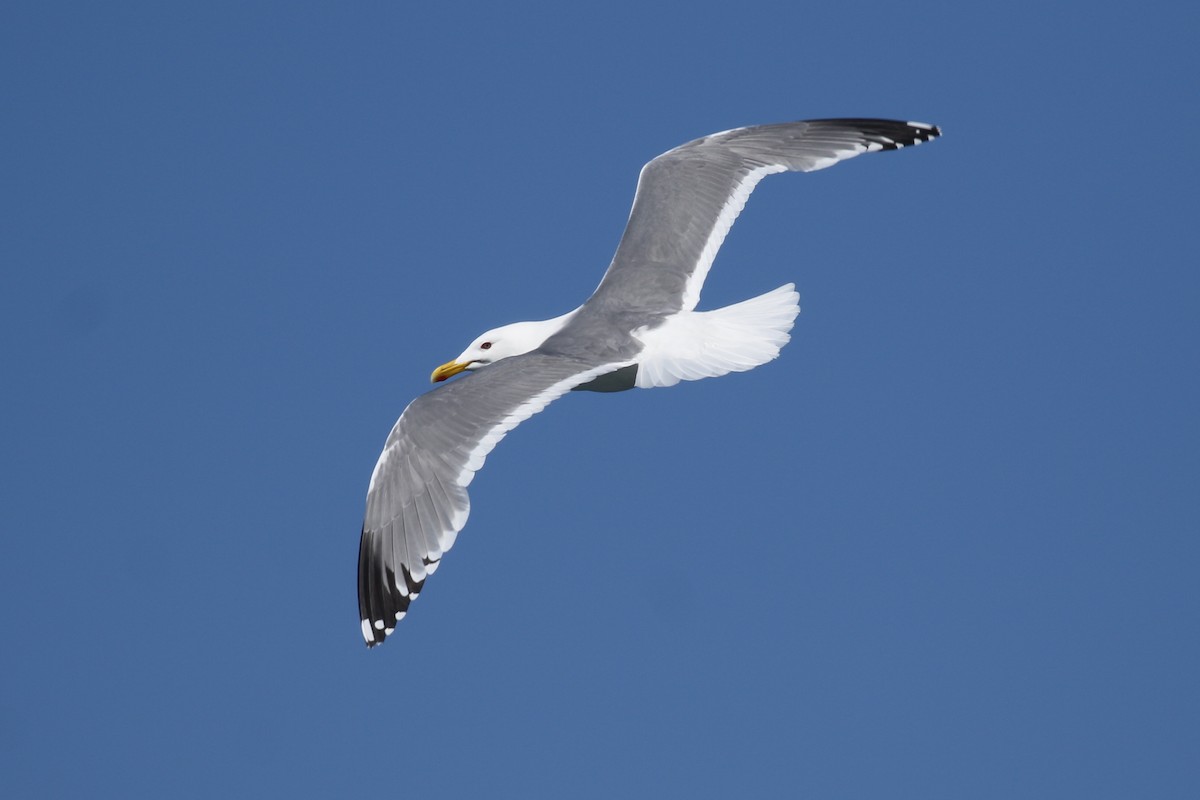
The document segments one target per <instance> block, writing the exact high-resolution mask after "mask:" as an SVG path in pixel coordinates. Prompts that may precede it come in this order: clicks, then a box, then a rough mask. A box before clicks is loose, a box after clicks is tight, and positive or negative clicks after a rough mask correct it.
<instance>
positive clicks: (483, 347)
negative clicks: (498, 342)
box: [479, 342, 492, 350]
mask: <svg viewBox="0 0 1200 800" xmlns="http://www.w3.org/2000/svg"><path fill="white" fill-rule="evenodd" d="M479 349H480V350H491V349H492V343H491V342H484V343H483V344H481V345H479Z"/></svg>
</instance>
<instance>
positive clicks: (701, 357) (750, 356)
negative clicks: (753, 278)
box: [634, 283, 800, 389]
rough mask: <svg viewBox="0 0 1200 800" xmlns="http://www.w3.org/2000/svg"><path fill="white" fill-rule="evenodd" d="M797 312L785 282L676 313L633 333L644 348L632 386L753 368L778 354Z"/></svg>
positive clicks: (664, 383) (795, 296)
mask: <svg viewBox="0 0 1200 800" xmlns="http://www.w3.org/2000/svg"><path fill="white" fill-rule="evenodd" d="M799 313H800V295H798V294H797V293H796V287H795V286H794V285H793V284H790V283H789V284H787V285H786V286H780V287H779V288H778V289H775V290H773V291H770V292H767V293H766V294H763V295H759V296H758V297H752V298H750V299H749V300H744V301H742V302H740V303H736V304H734V305H731V306H725V307H724V308H718V309H714V310H713V311H683V312H681V313H679V314H676V315H675V316H673V317H671V318H670V319H668V320H667V321H666V322H665V323H663V324H662V325H660V326H659V327H657V328H654V329H653V330H648V331H644V332H642V333H641V334H635V335H637V336H638V339H639V340H641V342H642V344H643V345H645V347H644V349H643V350H642V352H641V354H640V355H639V356H638V371H637V378H636V380H635V382H634V385H635V386H638V387H640V388H642V389H650V388H653V387H656V386H674V385H675V384H677V383H679V382H680V381H681V380H682V381H695V380H699V379H700V378H715V377H717V376H718V375H724V374H726V373H728V372H745V371H746V370H748V369H754V368H755V367H757V366H759V365H760V364H765V363H767V362H768V361H770V360H772V359H773V358H775V357H776V356H778V355H779V350H780V348H781V347H783V346H784V345H785V344H787V343H788V340H789V339H790V338H791V337H790V336H789V335H788V331H790V330H791V329H792V323H793V322H794V321H795V319H796V315H797V314H799Z"/></svg>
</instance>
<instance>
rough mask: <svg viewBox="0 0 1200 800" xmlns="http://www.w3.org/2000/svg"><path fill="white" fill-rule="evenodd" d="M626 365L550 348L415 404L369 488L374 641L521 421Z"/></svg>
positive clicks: (361, 592)
mask: <svg viewBox="0 0 1200 800" xmlns="http://www.w3.org/2000/svg"><path fill="white" fill-rule="evenodd" d="M620 366H624V365H621V364H616V365H614V364H604V365H602V366H597V365H595V364H588V363H585V362H584V361H581V360H578V359H573V358H568V357H563V356H558V355H548V354H544V353H538V352H533V353H527V354H525V355H522V356H514V357H512V358H506V359H504V360H502V361H498V362H496V363H495V364H491V365H489V366H487V367H483V368H481V369H479V370H476V371H475V372H474V373H472V374H470V375H467V376H465V377H462V378H459V379H457V380H455V381H452V382H450V383H447V384H445V385H443V386H440V387H439V388H437V389H434V390H433V391H431V392H428V393H426V394H423V395H421V396H420V397H418V398H417V399H416V400H414V401H412V402H411V403H410V404H409V405H408V408H406V409H405V410H404V413H403V414H401V415H400V419H399V420H398V421H397V422H396V425H395V427H393V428H392V432H391V434H389V435H388V438H387V442H386V444H384V447H383V453H381V454H380V456H379V461H378V462H377V463H376V464H375V471H374V472H373V473H372V475H371V484H370V487H369V488H368V489H367V511H366V515H365V517H364V519H363V531H362V539H361V541H360V543H359V551H358V608H359V617H360V619H361V620H362V634H363V638H364V639H365V640H366V642H367V646H368V647H374V646H375V645H377V644H379V643H380V642H382V641H383V640H384V639H385V638H387V635H388V634H390V633H391V632H392V630H393V629H394V628H395V626H396V622H397V621H399V620H400V619H401V618H403V617H404V614H405V613H406V612H407V610H408V604H409V603H410V602H412V600H413V598H415V597H416V596H417V594H418V593H419V592H420V591H421V587H422V586H423V585H424V583H425V578H426V577H428V576H429V575H431V574H433V572H434V570H436V569H437V567H438V564H439V563H440V562H441V558H442V556H443V555H444V554H445V553H446V551H448V550H449V549H450V548H451V547H452V546H453V545H454V539H455V537H456V536H457V535H458V532H459V531H460V530H462V527H463V525H465V524H466V522H467V514H468V512H469V511H470V507H471V505H470V500H469V499H468V497H467V485H468V484H470V482H471V479H472V478H473V477H474V476H475V472H476V470H478V469H479V468H480V467H482V466H483V462H484V459H485V458H487V455H488V453H490V452H491V451H492V448H493V447H495V446H496V443H497V442H499V441H500V440H501V439H503V438H504V436H505V434H507V433H508V432H509V431H510V430H512V429H513V428H514V427H516V426H517V425H519V424H520V423H521V422H523V421H525V420H526V419H528V418H529V417H531V416H533V415H534V414H536V413H537V412H539V411H541V410H542V409H543V408H545V407H546V406H547V405H548V404H549V403H550V402H551V401H553V400H555V399H556V398H558V397H561V396H562V395H563V394H566V393H567V392H568V391H570V390H571V388H572V387H574V386H578V385H580V384H583V383H586V382H588V381H590V380H591V379H593V378H595V377H596V376H597V375H600V374H602V373H604V372H608V371H611V370H613V369H614V368H616V367H620Z"/></svg>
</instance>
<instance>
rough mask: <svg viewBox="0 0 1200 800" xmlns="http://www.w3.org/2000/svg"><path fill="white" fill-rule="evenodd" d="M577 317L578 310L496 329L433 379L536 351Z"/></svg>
mask: <svg viewBox="0 0 1200 800" xmlns="http://www.w3.org/2000/svg"><path fill="white" fill-rule="evenodd" d="M573 316H575V312H574V311H572V312H571V313H569V314H564V315H562V316H561V317H555V318H554V319H544V320H539V321H536V322H514V323H512V324H511V325H504V326H502V327H499V328H493V329H492V330H490V331H488V332H487V333H484V334H481V335H480V336H478V337H477V338H476V339H475V341H473V342H471V346H470V347H468V348H467V349H466V350H463V351H462V354H461V355H460V356H459V357H458V358H456V359H454V360H453V361H450V362H447V363H445V364H442V365H441V366H440V367H438V368H437V369H435V370H434V371H433V375H431V376H430V380H432V381H433V382H434V383H437V382H438V381H444V380H446V379H447V378H449V377H451V376H453V375H457V374H458V373H460V372H462V371H463V370H468V369H479V368H480V367H486V366H487V365H488V364H492V363H495V362H496V361H499V360H500V359H502V358H508V357H509V356H519V355H522V354H523V353H528V352H530V351H532V350H536V349H538V348H539V347H541V346H542V342H544V341H546V340H547V339H549V338H550V337H551V336H553V335H554V334H555V333H557V332H558V331H560V330H561V329H562V327H563V326H564V325H566V324H567V322H568V321H570V319H571V317H573Z"/></svg>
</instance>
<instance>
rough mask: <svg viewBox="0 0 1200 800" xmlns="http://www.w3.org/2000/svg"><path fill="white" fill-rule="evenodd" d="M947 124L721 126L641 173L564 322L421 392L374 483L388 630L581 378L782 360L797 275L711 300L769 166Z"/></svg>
mask: <svg viewBox="0 0 1200 800" xmlns="http://www.w3.org/2000/svg"><path fill="white" fill-rule="evenodd" d="M940 135H941V131H940V130H939V129H938V128H937V127H936V126H934V125H926V124H924V123H920V122H895V121H890V120H881V119H825V120H809V121H806V122H790V123H782V124H778V125H759V126H754V127H748V128H735V129H734V130H730V131H724V132H722V133H714V134H712V135H711V136H705V137H704V138H702V139H696V140H695V141H692V142H688V143H687V144H684V145H681V146H679V147H676V148H675V149H673V150H669V151H667V152H666V153H663V154H662V155H660V156H658V157H657V158H655V159H653V160H652V161H650V162H649V163H648V164H646V165H645V166H644V167H643V168H642V171H641V175H640V176H639V177H638V183H637V191H636V193H635V195H634V198H633V209H632V210H631V211H630V214H629V222H628V224H627V225H626V227H625V233H624V235H623V236H622V237H621V242H620V244H619V245H618V247H617V252H616V254H615V255H614V256H613V260H612V263H611V264H610V265H609V267H608V271H607V272H605V273H604V277H603V279H602V280H601V281H600V285H599V286H598V287H597V288H596V291H595V292H594V293H593V294H592V296H591V297H590V298H588V300H587V301H586V302H585V303H584V304H583V305H581V306H579V307H578V308H576V309H575V310H574V311H570V312H568V313H566V314H563V315H562V316H560V317H555V318H554V319H547V320H541V321H536V322H517V323H513V324H511V325H505V326H503V327H500V328H496V329H494V330H490V331H488V332H487V333H484V334H483V335H481V336H479V337H477V338H476V339H475V340H474V341H473V342H471V344H470V346H469V347H467V349H466V350H464V351H463V352H462V354H461V355H459V356H458V357H457V358H455V359H454V360H453V361H450V362H447V363H445V364H443V365H442V366H440V367H438V368H437V369H435V370H434V371H433V375H432V380H433V382H435V383H441V382H442V381H446V380H447V379H448V378H451V377H453V376H455V375H458V374H459V373H463V372H468V373H470V374H469V375H466V376H464V377H460V378H458V379H456V380H453V381H450V382H448V383H443V384H442V385H441V386H439V387H437V388H435V389H434V390H432V391H430V392H427V393H426V394H423V395H421V396H420V397H418V398H417V399H415V400H413V401H412V402H411V403H409V405H408V407H407V408H406V409H404V413H402V414H401V415H400V419H399V420H398V421H397V422H396V424H395V426H394V427H393V428H392V431H391V433H390V434H389V435H388V437H387V441H386V443H385V444H384V447H383V452H382V453H381V454H380V456H379V461H378V462H377V463H376V464H375V470H374V472H373V473H372V474H371V482H370V485H369V487H368V488H367V508H366V515H365V518H364V520H363V528H362V539H361V540H360V543H359V557H358V607H359V618H360V619H361V621H362V635H363V638H364V639H365V640H366V643H367V646H368V647H374V646H375V645H377V644H379V643H381V642H383V640H384V639H386V638H387V637H388V636H389V635H390V634H391V633H392V632H393V630H394V629H395V627H396V623H397V622H399V621H400V620H401V619H402V618H403V617H404V615H405V614H406V613H407V612H408V607H409V604H410V603H411V602H412V601H413V600H414V599H416V597H417V594H418V593H419V592H420V591H421V589H422V587H423V586H424V584H425V579H426V578H427V577H429V576H430V575H432V574H433V573H434V571H435V570H437V568H438V565H439V564H440V563H441V560H442V556H444V555H445V554H446V552H447V551H449V550H450V548H451V547H452V546H453V545H454V540H455V537H456V536H457V535H458V532H459V531H461V530H462V528H463V525H465V524H466V522H467V514H468V512H469V510H470V501H469V499H468V497H467V486H468V485H469V484H470V483H471V479H472V478H473V477H474V476H475V473H476V471H478V470H479V468H480V467H482V466H483V462H484V459H485V458H487V455H488V453H490V452H491V450H492V448H493V447H495V446H496V443H497V442H499V441H500V440H501V439H502V438H504V436H505V434H507V433H508V432H509V431H510V430H512V429H513V428H515V427H516V426H517V425H519V424H520V423H521V422H524V421H525V420H526V419H528V418H529V417H531V416H532V415H534V414H536V413H537V412H539V411H541V410H542V409H543V408H545V407H546V405H547V404H549V403H550V402H551V401H553V400H556V399H558V398H559V397H562V396H563V395H564V394H566V393H567V392H568V391H571V390H589V391H597V392H615V391H622V390H625V389H632V388H634V387H638V388H642V389H649V388H654V387H660V386H672V385H674V384H676V383H678V382H679V381H681V380H698V379H700V378H712V377H716V376H718V375H724V374H726V373H729V372H742V371H744V370H748V369H753V368H754V367H757V366H759V365H761V364H765V363H766V362H768V361H770V360H772V359H774V358H775V357H776V356H777V355H779V350H780V348H781V347H783V345H784V344H786V343H787V341H788V339H789V331H790V330H791V328H792V323H793V321H794V320H795V318H796V315H797V314H798V313H799V312H800V307H799V295H798V294H797V293H796V291H795V287H794V285H793V284H790V283H789V284H787V285H785V286H781V287H779V288H778V289H775V290H773V291H770V292H767V293H766V294H764V295H761V296H759V297H755V298H752V299H750V300H746V301H744V302H741V303H737V304H735V305H731V306H726V307H725V308H718V309H715V310H713V311H696V310H695V309H696V303H697V302H698V301H699V299H700V288H701V287H702V286H703V284H704V279H705V277H706V276H707V275H708V269H709V267H710V266H712V262H713V258H714V257H715V256H716V254H717V250H718V249H719V248H720V247H721V243H722V242H723V241H724V239H725V235H726V234H727V233H728V232H729V229H730V227H731V226H732V225H733V221H734V220H735V219H736V218H737V216H738V214H739V213H741V210H742V207H743V206H744V205H745V204H746V199H747V198H748V197H749V196H750V193H751V192H752V191H753V190H754V187H755V186H756V185H757V184H758V182H759V181H760V180H762V179H763V178H764V177H765V176H767V175H770V174H772V173H775V172H789V171H795V172H812V171H814V170H818V169H824V168H825V167H831V166H833V165H834V164H836V163H838V162H839V161H845V160H846V159H848V158H853V157H855V156H857V155H861V154H862V153H872V152H875V151H878V150H897V149H899V148H901V147H906V146H908V145H916V144H920V143H922V142H927V141H930V140H932V139H935V138H937V137H938V136H940Z"/></svg>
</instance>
